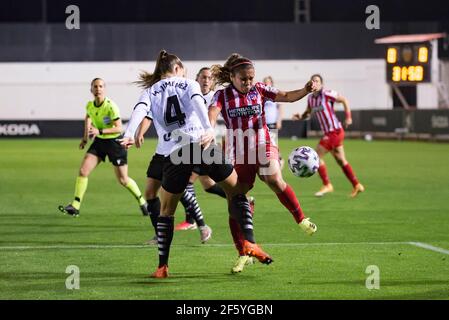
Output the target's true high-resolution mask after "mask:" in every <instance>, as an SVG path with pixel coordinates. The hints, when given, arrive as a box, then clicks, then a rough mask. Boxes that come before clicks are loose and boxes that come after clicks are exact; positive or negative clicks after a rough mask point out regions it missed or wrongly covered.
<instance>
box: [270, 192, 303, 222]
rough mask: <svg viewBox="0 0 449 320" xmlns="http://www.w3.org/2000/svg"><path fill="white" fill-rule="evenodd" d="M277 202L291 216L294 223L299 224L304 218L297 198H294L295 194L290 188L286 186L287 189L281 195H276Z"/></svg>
mask: <svg viewBox="0 0 449 320" xmlns="http://www.w3.org/2000/svg"><path fill="white" fill-rule="evenodd" d="M276 195H277V196H278V199H279V201H280V202H281V203H282V204H283V205H284V207H286V208H287V210H288V211H290V213H291V214H292V216H293V218H294V219H295V221H296V223H300V222H301V221H302V220H303V219H304V218H305V217H304V213H303V212H302V209H301V206H300V205H299V201H298V198H296V195H295V192H294V191H293V189H292V187H290V186H289V185H288V184H287V187H286V188H285V189H284V191H282V192H281V193H276Z"/></svg>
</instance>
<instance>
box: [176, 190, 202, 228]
mask: <svg viewBox="0 0 449 320" xmlns="http://www.w3.org/2000/svg"><path fill="white" fill-rule="evenodd" d="M181 203H182V205H183V206H184V209H185V211H186V214H188V215H189V216H190V217H192V218H193V220H194V221H195V222H196V224H197V225H198V226H199V227H202V226H204V225H206V224H205V222H204V217H203V213H202V212H201V208H200V206H199V204H198V201H197V200H196V197H195V196H193V195H192V194H191V193H190V192H189V191H187V189H186V190H184V193H183V195H182V197H181Z"/></svg>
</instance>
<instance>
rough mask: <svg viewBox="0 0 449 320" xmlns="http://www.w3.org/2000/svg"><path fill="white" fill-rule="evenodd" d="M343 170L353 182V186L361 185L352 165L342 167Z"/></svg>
mask: <svg viewBox="0 0 449 320" xmlns="http://www.w3.org/2000/svg"><path fill="white" fill-rule="evenodd" d="M342 169H343V172H344V173H345V175H346V177H347V178H348V180H349V181H351V183H352V186H353V187H355V186H356V185H357V184H358V183H359V180H357V178H356V176H355V174H354V172H353V171H352V167H351V165H350V164H349V163H347V164H346V165H345V166H343V167H342Z"/></svg>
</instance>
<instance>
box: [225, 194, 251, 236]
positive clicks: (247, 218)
mask: <svg viewBox="0 0 449 320" xmlns="http://www.w3.org/2000/svg"><path fill="white" fill-rule="evenodd" d="M229 213H230V215H231V217H232V218H233V219H234V220H235V221H237V222H238V225H239V226H240V231H241V233H242V234H243V238H244V239H245V240H248V241H249V242H252V243H255V242H256V240H255V238H254V230H253V229H254V227H253V216H252V214H251V208H250V204H249V202H248V199H247V198H246V196H245V195H243V194H239V195H236V196H234V197H233V198H232V199H231V206H230V208H229ZM231 233H232V230H231ZM233 237H234V235H233Z"/></svg>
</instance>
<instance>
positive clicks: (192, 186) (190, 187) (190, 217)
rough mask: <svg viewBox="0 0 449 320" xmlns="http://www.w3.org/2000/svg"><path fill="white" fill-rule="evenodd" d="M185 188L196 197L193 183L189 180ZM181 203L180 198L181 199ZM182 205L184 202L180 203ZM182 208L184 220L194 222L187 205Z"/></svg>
mask: <svg viewBox="0 0 449 320" xmlns="http://www.w3.org/2000/svg"><path fill="white" fill-rule="evenodd" d="M186 190H187V191H188V192H189V193H190V194H191V195H192V196H193V197H194V198H195V199H196V193H195V186H194V184H193V183H191V182H189V183H188V184H187V186H186ZM181 203H182V200H181ZM182 205H184V203H182ZM184 209H185V214H186V221H187V222H188V223H190V224H193V223H195V219H194V217H192V215H191V214H190V212H189V210H188V205H187V206H184Z"/></svg>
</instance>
